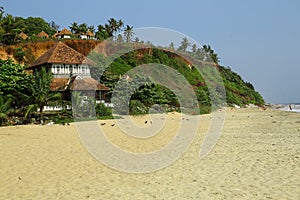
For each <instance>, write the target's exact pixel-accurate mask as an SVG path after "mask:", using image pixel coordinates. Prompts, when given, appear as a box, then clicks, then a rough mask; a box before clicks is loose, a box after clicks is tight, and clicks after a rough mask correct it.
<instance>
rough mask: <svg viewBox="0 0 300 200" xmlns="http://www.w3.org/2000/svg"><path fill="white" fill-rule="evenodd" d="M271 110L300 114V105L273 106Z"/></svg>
mask: <svg viewBox="0 0 300 200" xmlns="http://www.w3.org/2000/svg"><path fill="white" fill-rule="evenodd" d="M272 108H274V109H278V110H284V111H290V112H298V113H300V103H284V104H273V105H272Z"/></svg>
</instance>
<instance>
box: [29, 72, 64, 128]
mask: <svg viewBox="0 0 300 200" xmlns="http://www.w3.org/2000/svg"><path fill="white" fill-rule="evenodd" d="M51 79H52V74H51V72H47V71H46V68H44V67H43V68H42V70H41V71H39V72H37V73H36V74H35V75H34V82H33V84H32V85H31V99H32V101H33V103H34V104H32V105H31V107H30V108H32V109H35V108H36V106H37V107H38V109H39V113H40V123H43V122H44V106H47V105H54V104H56V103H58V102H59V101H61V94H60V93H56V92H53V91H51V90H50V83H51ZM29 110H30V109H29Z"/></svg>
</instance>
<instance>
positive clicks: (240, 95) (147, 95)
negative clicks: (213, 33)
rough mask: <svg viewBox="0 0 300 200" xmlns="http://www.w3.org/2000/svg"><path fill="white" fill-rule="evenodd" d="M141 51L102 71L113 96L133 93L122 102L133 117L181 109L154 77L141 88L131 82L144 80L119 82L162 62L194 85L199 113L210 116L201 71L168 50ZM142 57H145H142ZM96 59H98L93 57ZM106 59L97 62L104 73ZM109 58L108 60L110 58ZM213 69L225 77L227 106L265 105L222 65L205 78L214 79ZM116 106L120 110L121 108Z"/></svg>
mask: <svg viewBox="0 0 300 200" xmlns="http://www.w3.org/2000/svg"><path fill="white" fill-rule="evenodd" d="M139 51H140V52H137V51H135V52H129V53H127V54H125V55H123V56H121V57H119V58H117V59H115V60H114V62H112V64H111V65H110V66H109V67H108V68H107V69H106V70H105V71H104V72H103V75H102V76H101V80H100V81H101V82H102V83H104V84H105V85H107V86H109V87H111V88H112V90H111V93H113V92H117V93H120V94H116V95H118V96H124V97H126V95H127V93H128V91H131V90H134V92H133V94H132V96H131V97H130V101H129V102H128V101H127V100H126V98H124V100H123V101H124V102H123V103H122V105H123V106H124V105H129V113H130V114H137V113H147V112H148V111H149V108H150V107H151V106H153V105H155V104H160V105H163V106H164V107H165V108H169V109H170V108H174V109H178V108H179V106H180V104H179V102H178V98H177V97H176V95H175V94H174V93H173V92H172V91H171V90H169V89H168V88H166V87H164V86H162V85H158V84H155V83H151V77H150V78H149V80H150V82H147V81H145V82H144V85H143V86H141V87H139V88H131V86H130V82H131V80H130V79H133V78H134V79H137V78H138V79H139V78H140V79H141V77H127V80H126V79H124V77H123V79H120V77H122V76H123V75H124V74H125V73H126V72H127V71H129V70H131V69H133V68H134V67H135V66H138V65H142V64H144V63H160V64H164V65H167V66H170V67H172V68H173V69H175V70H177V71H178V72H179V73H180V74H182V75H183V76H184V77H185V78H186V80H187V81H188V82H189V83H190V84H191V85H192V87H193V89H194V91H195V93H196V96H197V100H198V103H199V106H200V112H201V113H207V112H209V111H211V99H210V94H209V90H208V87H207V85H206V83H205V80H204V78H203V77H202V76H203V74H202V75H201V74H200V73H199V71H198V69H196V68H195V67H193V66H192V67H189V66H188V64H187V62H186V61H184V60H183V59H182V58H180V57H179V56H177V57H176V56H175V57H174V55H171V54H170V53H168V52H167V51H164V50H161V49H155V48H153V49H151V51H149V50H144V51H143V50H139ZM141 51H142V53H141ZM205 52H207V53H208V54H210V55H215V57H214V59H216V60H218V57H217V55H216V54H215V53H214V52H213V50H211V49H210V47H206V49H204V52H203V51H202V54H200V56H201V55H202V56H203V55H205ZM141 54H142V55H143V56H141ZM138 55H139V56H138ZM198 55H199V50H198ZM198 55H197V54H196V55H195V54H191V56H194V57H196V56H198ZM94 57H97V56H95V55H94ZM204 57H205V56H203V58H204ZM103 59H105V58H103V57H101V59H100V60H98V62H99V63H101V70H100V71H101V74H102V71H103V70H104V69H103V63H107V61H105V62H103ZM106 59H107V60H109V58H106ZM214 59H212V60H214ZM212 60H207V61H212ZM214 68H216V69H217V70H218V71H219V72H220V74H221V76H222V79H223V83H224V86H225V89H226V96H227V97H226V98H227V103H228V104H229V105H234V104H236V105H239V106H244V105H246V104H250V103H251V104H256V105H262V104H263V103H264V100H263V98H262V97H261V96H260V94H259V93H258V92H256V91H255V90H254V87H253V86H252V85H251V84H250V83H247V82H244V81H243V80H242V78H241V77H240V76H239V75H237V74H236V73H235V72H232V71H231V70H230V69H229V68H224V67H222V66H214V67H213V66H211V67H207V69H206V72H207V73H205V76H207V77H206V78H207V80H213V79H214V72H213V71H214V70H210V69H214ZM93 72H95V71H93ZM95 74H97V73H93V75H95ZM95 78H99V77H95ZM128 78H129V79H128ZM118 81H123V82H122V84H119V85H122V87H124V88H123V89H122V88H118V90H117V91H116V90H114V88H115V84H116V83H117V82H118ZM142 82H143V81H142ZM128 88H130V89H128ZM215 92H217V93H218V89H216V91H215ZM218 95H222V94H221V93H220V94H216V96H218ZM116 106H117V107H118V105H116ZM124 109H125V108H124ZM124 109H123V108H122V107H118V111H120V112H121V114H125V113H126V112H127V111H126V110H124Z"/></svg>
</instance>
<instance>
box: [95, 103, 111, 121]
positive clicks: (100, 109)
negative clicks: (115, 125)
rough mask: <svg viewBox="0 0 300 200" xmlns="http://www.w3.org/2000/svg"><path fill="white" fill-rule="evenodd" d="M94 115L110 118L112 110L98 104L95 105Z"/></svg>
mask: <svg viewBox="0 0 300 200" xmlns="http://www.w3.org/2000/svg"><path fill="white" fill-rule="evenodd" d="M95 110H96V115H97V117H98V118H99V117H107V116H112V110H111V108H109V107H106V106H105V105H104V104H103V103H98V104H97V105H96V108H95Z"/></svg>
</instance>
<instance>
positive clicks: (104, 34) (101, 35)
mask: <svg viewBox="0 0 300 200" xmlns="http://www.w3.org/2000/svg"><path fill="white" fill-rule="evenodd" d="M97 28H98V30H97V32H96V38H97V39H98V40H105V39H106V38H108V37H109V36H108V33H107V32H106V29H105V27H104V26H103V25H101V24H100V25H98V27H97Z"/></svg>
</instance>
